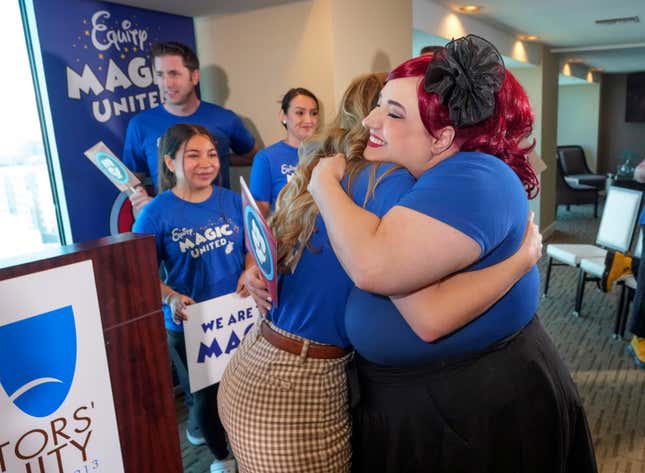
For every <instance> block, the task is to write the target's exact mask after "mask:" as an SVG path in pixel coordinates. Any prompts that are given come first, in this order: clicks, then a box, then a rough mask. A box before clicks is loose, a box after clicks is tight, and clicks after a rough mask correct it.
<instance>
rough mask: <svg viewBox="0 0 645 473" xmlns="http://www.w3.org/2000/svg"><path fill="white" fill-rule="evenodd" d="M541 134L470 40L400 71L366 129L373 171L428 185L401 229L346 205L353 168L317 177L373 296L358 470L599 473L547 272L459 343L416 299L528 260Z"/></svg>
mask: <svg viewBox="0 0 645 473" xmlns="http://www.w3.org/2000/svg"><path fill="white" fill-rule="evenodd" d="M532 121H533V117H532V113H531V109H530V105H529V101H528V98H527V96H526V94H525V92H524V90H523V89H522V87H521V86H520V85H519V84H518V82H517V81H516V80H515V78H514V77H513V76H512V75H511V73H510V72H508V71H507V70H506V69H505V68H504V65H503V62H502V59H501V56H500V55H499V53H498V52H497V50H496V49H495V48H494V47H493V46H492V45H491V44H490V43H488V42H487V41H485V40H483V39H482V38H479V37H476V36H472V35H471V36H467V37H465V38H460V39H457V40H454V41H452V42H450V43H449V44H448V45H447V46H446V49H445V51H441V52H439V53H437V54H434V55H425V56H421V57H418V58H414V59H411V60H409V61H406V62H405V63H403V64H402V65H400V66H399V67H397V68H396V69H395V70H394V71H392V73H391V74H390V75H389V77H388V81H387V83H386V85H385V87H384V88H383V90H382V91H381V95H380V98H379V102H378V104H377V106H376V108H375V109H374V110H373V111H372V112H371V113H370V114H369V115H368V117H367V118H366V119H365V120H364V122H363V123H364V126H365V127H366V128H367V129H368V130H369V133H370V137H369V140H368V150H369V151H370V152H369V153H368V152H367V151H366V153H365V157H366V159H369V160H373V161H390V162H394V163H397V164H400V165H402V166H404V167H405V168H406V169H408V171H410V173H411V174H412V175H413V176H415V177H416V178H417V182H416V184H415V185H414V186H413V188H412V189H411V190H410V191H409V192H408V193H407V194H406V195H404V196H402V197H401V198H400V199H399V201H398V204H397V205H396V206H394V207H393V208H392V209H391V210H390V211H389V212H388V213H387V214H385V215H384V216H383V217H382V218H378V217H377V216H375V215H374V214H370V213H369V212H365V211H364V210H363V209H361V208H360V207H358V206H356V205H355V204H354V203H353V202H352V201H351V199H348V198H347V196H346V194H345V193H344V192H343V190H342V187H341V186H340V184H339V182H340V180H341V179H342V177H343V175H344V169H345V159H344V157H343V156H342V155H341V156H339V155H337V156H335V157H332V158H329V159H325V160H321V161H320V162H319V164H318V166H317V167H316V168H315V169H314V171H313V174H312V178H311V181H310V184H309V190H310V192H311V193H312V195H313V197H314V200H315V201H316V204H317V205H318V209H319V210H320V214H321V216H322V217H323V220H324V222H325V226H326V229H327V232H328V235H329V238H330V241H331V243H332V246H333V248H334V251H335V253H336V255H337V256H338V258H339V260H340V261H341V263H342V265H343V267H344V268H345V269H346V271H347V272H348V274H349V276H350V277H351V278H352V280H353V281H354V282H355V283H356V285H357V286H358V287H359V288H360V289H355V290H353V291H352V293H351V295H350V298H349V300H348V303H347V308H346V316H345V327H346V330H347V336H348V338H349V340H350V342H351V343H352V344H353V346H354V348H355V350H356V352H357V354H356V361H357V369H358V380H359V385H360V393H361V394H360V395H361V402H360V404H359V406H358V408H357V409H356V411H355V413H354V423H353V431H354V434H353V435H354V437H353V448H354V457H353V469H354V471H365V472H373V471H380V472H383V471H385V472H408V471H409V472H417V471H419V472H420V471H433V472H445V473H459V472H464V473H465V472H469V473H471V472H488V473H505V472H507V473H525V472H535V473H538V472H540V473H544V472H549V473H552V472H571V473H574V472H575V473H580V472H583V473H587V472H595V471H596V470H597V468H596V463H595V458H594V453H593V446H592V443H591V436H590V433H589V430H588V426H587V421H586V417H585V414H584V410H583V407H582V404H581V401H580V399H579V396H578V393H577V390H576V387H575V385H574V383H573V380H572V379H571V377H570V375H569V373H568V371H567V368H566V367H565V365H564V363H563V362H562V361H561V359H560V358H559V356H558V353H557V351H556V349H555V347H554V346H553V343H552V342H551V340H550V339H549V337H548V336H547V334H546V333H545V331H544V329H543V328H542V326H541V324H540V321H539V319H538V318H537V317H535V312H536V310H537V306H538V293H539V275H538V272H537V268H535V267H534V268H533V269H532V270H531V271H529V272H528V273H526V274H525V275H524V276H523V277H522V278H521V279H520V280H519V281H518V282H517V283H516V284H515V285H514V286H513V287H512V288H511V289H510V290H509V291H508V292H507V293H506V294H505V295H504V296H503V297H502V298H501V299H499V300H498V301H497V302H496V303H495V304H494V305H492V306H490V308H488V309H487V310H485V311H483V313H482V314H481V315H480V316H479V317H477V318H475V320H472V321H471V322H469V323H467V324H466V325H464V326H463V327H462V328H459V329H457V330H454V329H453V330H450V331H449V332H448V334H446V333H445V329H446V325H445V323H444V322H445V321H444V320H443V319H442V318H441V317H438V315H439V314H440V313H441V311H442V304H432V305H431V304H428V303H426V302H424V301H423V300H421V301H420V302H418V301H417V302H415V301H414V300H412V299H410V297H409V295H408V294H409V293H410V292H411V291H416V290H418V289H419V288H420V287H424V286H427V285H428V284H432V283H435V282H436V281H440V280H443V278H445V277H446V276H448V275H454V274H468V272H471V271H473V270H476V269H481V268H485V267H489V266H491V265H493V264H495V263H497V262H499V261H501V260H502V259H504V258H506V257H508V256H509V255H510V254H512V253H513V252H514V251H515V250H516V248H517V247H518V245H519V244H520V242H521V241H522V234H523V233H524V224H525V222H526V216H527V213H528V202H527V195H528V196H535V194H536V193H537V190H538V182H537V179H536V177H535V173H534V172H533V170H532V168H531V167H530V166H529V164H528V161H527V154H528V153H529V151H530V149H531V146H528V147H523V146H522V142H523V140H525V139H526V137H527V136H529V135H530V133H531V128H532ZM366 291H370V292H366ZM462 291H463V292H462V297H455V298H453V299H452V300H445V301H444V303H445V304H446V305H447V306H450V305H452V306H457V307H459V306H462V305H464V304H465V303H466V302H467V301H469V299H471V298H472V297H474V296H475V295H476V293H477V291H478V287H473V286H469V287H466V286H464V287H463V288H462ZM372 292H374V293H378V294H387V295H389V296H390V298H386V297H382V296H377V295H375V294H371V293H372ZM391 301H392V302H393V303H392V302H391ZM397 309H398V310H397ZM399 312H400V314H399Z"/></svg>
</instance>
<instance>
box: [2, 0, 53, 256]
mask: <svg viewBox="0 0 645 473" xmlns="http://www.w3.org/2000/svg"><path fill="white" fill-rule="evenodd" d="M2 13H3V14H2V15H0V42H1V43H0V44H4V45H5V46H6V47H5V48H4V55H5V57H4V59H5V61H4V64H5V66H7V67H8V69H9V70H6V71H5V72H4V73H3V74H1V75H0V87H1V90H2V91H3V93H2V97H3V104H2V108H1V109H0V133H1V135H2V140H1V144H0V263H1V262H2V260H5V259H7V258H13V257H16V256H20V255H23V254H26V253H33V252H37V251H42V250H43V249H46V248H48V247H52V246H54V247H55V246H58V245H60V236H59V225H58V219H57V216H56V210H55V206H54V197H53V193H52V187H51V183H50V177H49V171H48V167H47V160H46V158H45V151H44V147H43V141H42V133H41V126H40V120H39V116H38V109H37V106H36V96H35V92H34V85H33V80H32V74H31V70H30V65H29V56H28V53H27V45H26V42H25V33H24V30H23V26H22V25H23V22H22V19H21V13H20V7H19V4H18V2H15V1H14V2H7V3H6V4H5V5H4V8H3V12H2Z"/></svg>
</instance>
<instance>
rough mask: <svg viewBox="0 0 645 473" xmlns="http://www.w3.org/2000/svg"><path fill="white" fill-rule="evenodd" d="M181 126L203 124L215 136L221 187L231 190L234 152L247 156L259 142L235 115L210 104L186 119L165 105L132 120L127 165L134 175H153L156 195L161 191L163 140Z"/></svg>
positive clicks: (203, 103) (124, 156) (125, 160)
mask: <svg viewBox="0 0 645 473" xmlns="http://www.w3.org/2000/svg"><path fill="white" fill-rule="evenodd" d="M178 123H191V124H195V125H202V126H203V127H205V128H206V129H207V130H208V131H210V132H211V133H212V134H213V136H214V137H215V139H216V140H217V154H218V155H219V158H220V171H219V175H220V177H221V185H222V186H224V187H226V188H228V187H230V184H229V166H230V163H229V155H230V154H231V150H233V152H234V153H236V154H246V153H248V152H249V151H251V149H253V146H254V145H255V139H254V138H253V136H252V135H251V134H250V133H249V132H248V130H247V129H246V128H245V127H244V124H243V123H242V120H240V118H239V117H238V116H237V115H236V114H235V113H234V112H232V111H231V110H227V109H225V108H222V107H220V106H219V105H215V104H212V103H208V102H201V103H200V104H199V107H197V110H196V111H195V113H193V114H192V115H188V116H185V117H182V116H177V115H173V114H172V113H170V112H168V111H167V110H166V109H165V108H164V107H163V105H158V106H157V107H154V108H151V109H150V110H146V111H144V112H141V113H139V114H137V115H135V116H134V117H132V119H131V120H130V122H129V123H128V129H127V131H126V134H125V146H124V148H123V163H124V164H125V165H126V166H128V167H129V168H130V170H132V171H133V172H142V173H145V174H149V175H150V177H151V178H152V185H153V186H154V189H155V192H158V176H159V156H158V154H157V151H158V145H159V138H161V135H163V134H164V133H165V131H166V130H167V129H168V128H170V127H171V126H172V125H176V124H178Z"/></svg>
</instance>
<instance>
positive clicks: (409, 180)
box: [359, 166, 414, 217]
mask: <svg viewBox="0 0 645 473" xmlns="http://www.w3.org/2000/svg"><path fill="white" fill-rule="evenodd" d="M389 171H390V167H389V166H388V167H386V168H383V169H379V171H378V172H377V177H376V179H377V181H376V182H377V185H376V188H375V189H374V194H373V195H372V196H371V198H370V199H369V200H368V201H367V205H366V206H365V208H366V209H367V210H369V211H370V212H372V213H373V214H375V215H378V216H379V217H382V216H383V215H385V214H386V213H387V212H388V211H389V210H390V209H391V208H392V207H394V206H395V205H396V204H397V203H398V202H399V198H400V197H401V196H402V195H404V194H405V193H406V192H408V191H409V190H410V188H411V187H412V186H413V185H414V178H413V177H412V175H411V174H410V173H409V172H407V171H406V170H404V169H396V170H394V171H392V172H389ZM379 179H380V180H379ZM359 204H360V203H359Z"/></svg>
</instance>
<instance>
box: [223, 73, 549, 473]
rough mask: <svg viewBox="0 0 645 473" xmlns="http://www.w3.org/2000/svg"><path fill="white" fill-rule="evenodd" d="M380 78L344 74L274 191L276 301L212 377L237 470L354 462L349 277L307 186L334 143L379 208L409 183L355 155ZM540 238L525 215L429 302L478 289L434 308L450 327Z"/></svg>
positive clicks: (525, 264) (355, 181)
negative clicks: (333, 111) (334, 98)
mask: <svg viewBox="0 0 645 473" xmlns="http://www.w3.org/2000/svg"><path fill="white" fill-rule="evenodd" d="M384 79H385V74H369V75H366V76H363V77H359V78H357V79H355V80H354V81H353V82H352V83H351V84H350V86H349V87H348V89H347V90H346V92H345V94H344V95H343V98H342V101H341V103H340V106H339V112H338V115H337V117H336V118H335V119H334V121H333V122H332V124H331V125H330V126H329V127H328V128H327V129H326V130H325V131H324V132H323V133H321V135H320V136H318V137H315V138H313V139H312V140H310V141H309V142H307V144H306V146H305V147H304V149H303V153H302V158H301V160H300V162H299V164H298V169H297V170H296V173H295V175H294V177H293V179H291V181H290V182H289V184H287V186H286V187H285V188H284V189H283V190H282V192H281V193H280V196H279V197H278V201H277V206H276V212H275V213H274V214H273V216H272V217H271V221H270V224H271V227H272V229H273V232H274V234H275V236H276V240H277V241H278V257H277V260H278V270H279V272H280V273H281V276H280V285H279V305H278V307H275V308H273V310H272V311H271V313H270V315H269V318H268V320H262V321H261V322H260V323H259V324H257V326H256V327H254V329H253V330H252V331H251V332H249V334H248V335H247V336H246V337H245V338H244V340H243V341H242V344H241V345H240V347H239V348H238V350H237V351H236V353H235V355H234V356H233V358H232V359H231V362H230V364H229V365H228V367H227V368H226V371H225V372H224V376H223V377H222V381H221V383H220V384H221V387H220V392H219V398H218V401H219V410H220V415H221V418H222V423H223V424H224V426H225V428H226V430H227V433H228V437H229V440H230V442H231V447H232V448H233V452H234V453H235V457H236V459H237V461H238V466H239V470H240V472H241V473H246V472H253V473H263V472H266V473H275V472H298V473H305V472H321V473H322V472H324V473H344V472H347V471H349V470H350V465H351V448H350V432H351V420H350V416H349V410H348V409H349V395H348V388H347V376H346V372H345V369H346V367H347V363H348V362H349V360H350V358H351V356H352V355H351V352H352V347H351V344H350V342H349V340H348V338H347V334H346V330H345V323H344V313H345V303H346V301H347V297H348V295H349V293H350V290H351V288H352V287H353V283H352V282H351V281H350V279H349V277H348V276H347V274H345V272H344V271H343V268H342V267H341V265H340V263H339V262H338V260H337V258H336V256H335V255H334V252H333V251H332V250H331V245H330V243H329V240H328V238H327V234H326V231H325V225H324V224H323V222H322V219H321V218H320V216H319V215H318V210H317V208H316V205H315V203H314V201H313V199H312V197H311V195H310V194H309V192H307V185H308V183H309V178H310V176H311V172H312V169H313V168H314V166H315V165H316V163H317V162H318V161H319V160H320V159H321V158H322V157H324V156H328V155H329V154H333V153H339V152H342V153H344V155H346V156H347V159H348V163H347V173H346V176H345V179H344V180H343V184H342V185H343V189H345V191H346V192H347V193H348V195H349V196H350V197H349V198H350V199H352V201H353V202H357V204H358V205H361V206H362V207H364V208H365V209H366V210H367V211H369V212H374V214H376V215H383V214H384V213H385V212H386V211H387V210H388V209H389V208H390V207H392V206H393V205H395V204H396V202H397V200H398V198H399V196H400V195H402V194H404V193H405V192H407V191H408V190H409V189H410V187H411V186H412V185H413V183H414V182H413V179H412V176H410V174H409V173H407V172H405V171H404V170H403V169H401V168H400V167H396V166H393V165H392V164H381V163H370V162H368V161H366V160H365V159H364V158H363V152H364V151H365V144H366V142H367V138H368V133H367V131H366V130H365V129H364V128H363V127H362V126H361V120H363V118H365V116H366V115H367V113H368V112H369V111H370V110H371V109H372V108H373V107H374V105H375V103H376V99H377V97H378V92H379V91H380V90H381V88H382V86H383V80H384ZM525 223H526V222H525ZM540 249H541V237H540V236H539V233H538V232H537V231H536V229H535V228H534V225H532V224H531V223H530V222H529V225H528V230H527V234H526V239H525V242H524V244H523V245H522V247H521V248H520V250H519V251H517V253H515V254H514V255H513V256H512V257H510V258H507V259H506V260H504V261H503V262H501V263H499V264H498V265H496V266H494V267H491V268H486V269H484V270H482V271H474V272H471V273H464V274H459V275H457V276H456V277H455V278H456V279H455V278H446V280H445V281H443V282H442V283H441V284H436V285H434V287H433V288H428V289H425V290H424V293H423V294H421V297H423V298H425V299H426V300H428V301H429V303H432V302H433V301H441V300H450V299H451V297H463V295H462V294H460V293H455V292H453V290H454V289H455V288H457V290H458V291H461V288H462V287H468V286H470V285H474V286H476V287H477V288H478V290H477V294H476V297H470V298H469V299H468V300H467V301H466V302H465V303H464V304H463V305H461V306H459V307H457V308H455V307H451V306H447V305H445V304H443V309H444V310H443V311H442V313H440V314H437V315H438V316H439V317H446V318H449V319H450V321H447V322H446V326H450V325H451V324H457V325H456V326H454V327H452V328H451V330H454V328H457V327H459V326H461V325H463V324H464V323H466V322H467V321H468V320H470V318H472V317H475V316H477V315H478V314H479V313H481V312H482V310H484V309H485V308H486V307H488V306H489V305H490V304H492V303H494V301H495V300H497V299H498V298H499V297H500V296H501V295H502V294H504V292H505V291H506V290H507V289H508V288H509V287H510V286H512V285H513V283H514V282H515V281H517V280H518V279H519V278H520V277H521V276H522V275H523V274H524V273H525V272H526V271H527V270H529V269H530V268H532V267H533V265H534V264H535V262H536V261H537V259H538V257H539V255H540V253H541V252H540ZM256 269H257V268H256ZM246 274H247V278H246V279H245V283H246V286H247V287H248V288H249V290H250V291H251V292H252V293H253V295H254V298H255V300H256V302H257V303H258V306H259V307H260V308H261V309H262V310H266V309H267V308H268V307H267V301H266V297H267V296H268V294H267V293H266V292H262V291H261V290H259V289H258V287H257V286H263V283H262V282H261V281H259V276H258V272H257V270H253V269H251V270H249V271H247V273H246ZM410 297H411V298H413V297H414V296H410ZM437 303H438V304H439V303H440V302H437ZM268 305H269V306H270V304H268ZM454 312H458V313H459V316H453V313H454Z"/></svg>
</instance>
